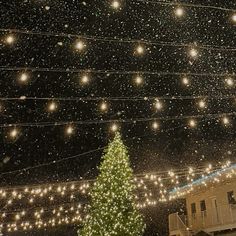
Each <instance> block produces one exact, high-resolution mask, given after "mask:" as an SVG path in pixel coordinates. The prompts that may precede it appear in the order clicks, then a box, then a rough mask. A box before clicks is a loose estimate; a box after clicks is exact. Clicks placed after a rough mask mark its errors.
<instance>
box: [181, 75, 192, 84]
mask: <svg viewBox="0 0 236 236" xmlns="http://www.w3.org/2000/svg"><path fill="white" fill-rule="evenodd" d="M182 83H183V85H186V86H188V85H189V84H190V81H189V79H188V77H186V76H185V77H183V78H182Z"/></svg>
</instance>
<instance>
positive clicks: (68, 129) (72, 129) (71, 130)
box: [66, 125, 74, 135]
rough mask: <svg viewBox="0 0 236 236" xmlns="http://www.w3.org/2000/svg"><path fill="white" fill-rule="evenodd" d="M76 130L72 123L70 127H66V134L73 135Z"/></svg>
mask: <svg viewBox="0 0 236 236" xmlns="http://www.w3.org/2000/svg"><path fill="white" fill-rule="evenodd" d="M73 132H74V127H73V126H72V125H69V126H68V127H66V134H67V135H71V134H73Z"/></svg>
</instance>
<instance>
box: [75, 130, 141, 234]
mask: <svg viewBox="0 0 236 236" xmlns="http://www.w3.org/2000/svg"><path fill="white" fill-rule="evenodd" d="M99 170H100V174H99V176H98V178H97V180H96V183H95V184H94V187H93V189H92V191H91V204H90V208H89V216H88V217H87V219H86V220H85V224H84V226H83V229H82V230H81V232H80V234H79V235H82V236H113V235H116V236H140V235H142V234H143V231H144V228H145V225H144V223H143V219H142V216H141V215H140V214H139V212H138V210H137V208H136V204H135V201H134V188H135V187H134V184H133V182H132V179H133V173H132V169H131V167H130V162H129V155H128V151H127V148H126V147H125V145H124V144H123V142H122V140H121V137H120V134H119V133H117V134H116V136H115V138H114V140H113V141H112V142H111V143H110V144H109V145H108V149H107V150H106V152H105V154H104V156H103V157H102V164H101V166H100V168H99Z"/></svg>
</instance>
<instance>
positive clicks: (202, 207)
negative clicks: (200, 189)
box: [200, 200, 206, 211]
mask: <svg viewBox="0 0 236 236" xmlns="http://www.w3.org/2000/svg"><path fill="white" fill-rule="evenodd" d="M200 208H201V211H206V202H205V200H202V201H200Z"/></svg>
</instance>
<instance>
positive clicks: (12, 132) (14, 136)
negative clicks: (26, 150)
mask: <svg viewBox="0 0 236 236" xmlns="http://www.w3.org/2000/svg"><path fill="white" fill-rule="evenodd" d="M18 133H19V131H18V129H17V128H14V129H12V130H11V131H10V137H11V138H16V137H17V135H18Z"/></svg>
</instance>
